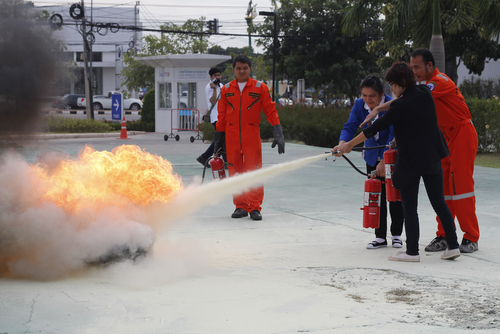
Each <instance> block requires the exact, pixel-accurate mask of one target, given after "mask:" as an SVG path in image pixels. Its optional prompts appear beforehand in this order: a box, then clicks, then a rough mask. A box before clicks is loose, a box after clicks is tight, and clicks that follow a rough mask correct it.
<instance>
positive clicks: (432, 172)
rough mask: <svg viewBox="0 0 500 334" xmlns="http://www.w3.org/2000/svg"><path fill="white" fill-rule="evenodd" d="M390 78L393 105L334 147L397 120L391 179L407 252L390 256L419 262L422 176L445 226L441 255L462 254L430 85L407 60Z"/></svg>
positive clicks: (345, 148)
mask: <svg viewBox="0 0 500 334" xmlns="http://www.w3.org/2000/svg"><path fill="white" fill-rule="evenodd" d="M385 80H386V81H387V82H388V83H389V85H390V86H391V90H392V91H393V92H394V94H395V95H396V97H397V99H394V100H392V101H391V106H390V108H389V110H387V112H386V113H385V114H384V115H383V116H381V117H379V119H378V120H377V121H376V122H374V123H373V124H372V125H371V126H370V127H368V128H366V129H364V130H363V132H362V133H360V134H359V135H358V136H357V137H355V138H354V139H352V140H351V141H349V142H347V143H341V144H339V145H337V146H336V147H334V148H333V150H332V152H340V153H349V152H351V150H352V148H353V147H354V146H355V145H357V144H359V143H361V142H363V141H365V140H366V139H367V138H370V137H372V136H374V135H375V134H376V133H377V132H380V131H381V130H383V129H385V128H387V127H389V126H391V125H392V126H393V129H394V136H395V139H396V142H397V146H398V154H397V156H396V162H395V164H394V175H393V179H392V182H393V185H394V187H395V188H396V189H399V191H400V192H401V201H402V204H403V211H404V217H405V230H406V252H405V251H402V252H398V253H397V254H396V255H395V256H391V257H389V260H391V261H405V262H420V255H419V249H418V240H419V237H420V231H419V221H418V214H417V201H418V188H419V184H420V178H422V179H423V180H424V185H425V189H426V191H427V196H428V197H429V200H430V202H431V205H432V207H433V209H434V211H435V212H436V214H437V215H438V216H439V218H440V219H441V222H442V224H443V228H444V230H445V232H446V241H447V242H448V248H447V249H446V251H445V252H444V254H443V255H441V258H442V259H445V260H451V259H454V258H456V257H458V256H460V251H459V249H458V247H459V245H458V241H457V234H456V232H455V226H454V224H453V217H452V215H451V212H450V210H449V209H448V206H447V205H446V202H445V200H444V194H443V171H442V168H441V159H442V158H444V157H446V156H448V155H449V151H448V146H447V145H446V141H445V139H444V137H443V134H442V133H441V130H439V128H438V125H437V116H436V107H435V105H434V100H433V98H432V94H431V91H430V90H429V88H428V87H427V86H424V85H418V86H417V85H416V82H415V76H414V74H413V71H412V69H411V67H410V66H409V65H407V64H406V63H403V62H399V63H398V62H396V63H394V64H393V65H392V67H391V68H390V69H389V70H388V71H387V73H386V75H385Z"/></svg>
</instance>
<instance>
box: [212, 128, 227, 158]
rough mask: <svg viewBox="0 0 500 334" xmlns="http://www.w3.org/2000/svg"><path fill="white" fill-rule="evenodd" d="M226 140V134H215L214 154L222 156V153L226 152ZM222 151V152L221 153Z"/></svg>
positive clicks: (216, 132)
mask: <svg viewBox="0 0 500 334" xmlns="http://www.w3.org/2000/svg"><path fill="white" fill-rule="evenodd" d="M225 140H226V133H225V132H218V131H215V134H214V153H215V154H217V155H221V154H222V151H224V141H225ZM219 150H220V152H219Z"/></svg>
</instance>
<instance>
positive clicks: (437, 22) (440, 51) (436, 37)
mask: <svg viewBox="0 0 500 334" xmlns="http://www.w3.org/2000/svg"><path fill="white" fill-rule="evenodd" d="M433 1H434V4H433V8H432V11H433V12H432V14H433V15H432V18H433V21H432V37H431V44H430V47H429V50H430V51H431V52H432V55H433V56H434V61H435V62H436V64H435V65H436V67H437V68H438V69H439V70H440V71H441V72H444V71H445V69H446V68H445V59H446V57H445V50H444V41H443V34H442V32H441V9H440V8H439V0H433Z"/></svg>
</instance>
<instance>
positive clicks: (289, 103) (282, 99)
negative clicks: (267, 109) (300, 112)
mask: <svg viewBox="0 0 500 334" xmlns="http://www.w3.org/2000/svg"><path fill="white" fill-rule="evenodd" d="M278 102H279V104H280V106H292V105H293V101H292V100H290V99H287V98H285V97H280V98H279V99H278Z"/></svg>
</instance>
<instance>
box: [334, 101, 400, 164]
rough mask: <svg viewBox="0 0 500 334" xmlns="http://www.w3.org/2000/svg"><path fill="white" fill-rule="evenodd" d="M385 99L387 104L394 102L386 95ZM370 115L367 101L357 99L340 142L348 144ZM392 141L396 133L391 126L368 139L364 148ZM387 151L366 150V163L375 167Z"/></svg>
mask: <svg viewBox="0 0 500 334" xmlns="http://www.w3.org/2000/svg"><path fill="white" fill-rule="evenodd" d="M384 97H385V102H387V101H390V100H392V97H390V96H389V95H387V94H384ZM368 114H369V110H368V106H367V105H366V104H365V101H363V99H357V100H356V102H354V106H353V107H352V109H351V114H350V115H349V119H348V120H347V122H346V123H345V124H344V127H343V128H342V132H341V133H340V140H344V141H346V142H348V141H350V140H351V139H352V138H353V137H354V135H355V134H356V131H357V130H358V128H359V125H360V124H361V123H363V121H364V120H365V118H366V116H368ZM383 114H385V111H381V112H380V113H379V114H378V115H379V117H381V116H382V115H383ZM374 122H376V120H375V121H374ZM368 126H369V125H368V124H365V125H364V126H363V129H365V128H367V127H368ZM376 137H378V138H376ZM392 139H394V131H393V130H392V125H391V126H390V127H389V128H388V129H385V130H382V131H380V132H379V133H378V136H374V137H371V138H368V139H367V140H366V141H365V143H364V147H373V146H380V145H387V144H388V143H389V142H390V141H392ZM386 150H387V148H381V149H378V150H365V151H363V159H365V161H366V163H367V164H369V165H370V166H375V164H376V163H377V160H379V159H380V160H381V159H383V158H384V152H385V151H386Z"/></svg>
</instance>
